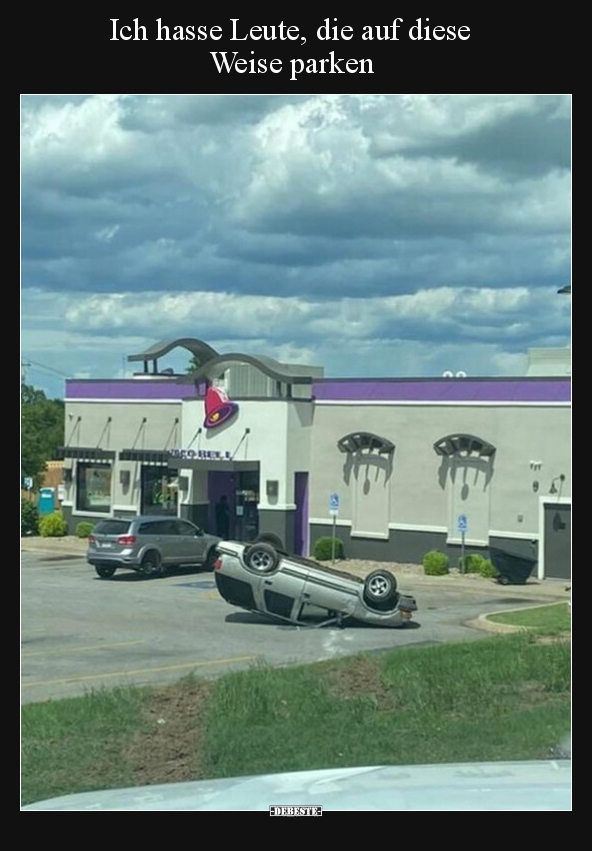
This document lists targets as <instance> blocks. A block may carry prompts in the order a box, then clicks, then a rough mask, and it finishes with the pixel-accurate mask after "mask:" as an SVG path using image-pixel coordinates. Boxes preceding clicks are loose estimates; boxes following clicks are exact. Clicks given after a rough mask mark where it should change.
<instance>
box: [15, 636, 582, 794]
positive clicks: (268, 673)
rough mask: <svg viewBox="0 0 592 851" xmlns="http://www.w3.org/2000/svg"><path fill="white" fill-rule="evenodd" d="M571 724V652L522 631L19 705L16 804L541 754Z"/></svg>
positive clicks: (547, 753) (550, 752) (551, 750)
mask: <svg viewBox="0 0 592 851" xmlns="http://www.w3.org/2000/svg"><path fill="white" fill-rule="evenodd" d="M569 729H570V648H569V644H568V643H567V642H563V641H558V640H551V641H547V642H544V643H543V642H541V641H540V640H539V638H538V636H536V635H531V634H527V633H519V634H515V635H509V636H507V635H504V636H494V637H492V638H486V639H481V640H478V641H471V642H462V643H458V644H447V645H442V646H438V647H428V648H400V649H398V650H395V651H391V652H387V653H382V654H373V655H361V656H355V657H351V658H348V659H340V660H334V661H331V662H322V663H317V664H314V665H306V666H294V667H289V668H280V669H275V668H267V667H262V666H258V667H254V668H253V669H251V670H249V671H244V672H238V673H233V674H229V675H227V676H224V677H221V678H220V679H218V680H216V681H214V682H200V681H199V680H197V679H195V678H192V677H190V678H186V679H184V680H182V681H181V682H179V683H177V684H176V685H172V686H168V687H162V688H158V689H148V688H145V689H134V688H132V689H117V690H115V691H100V692H96V693H94V692H93V693H91V694H89V695H87V696H86V697H83V698H74V699H69V700H61V701H50V702H48V703H41V704H29V705H25V706H24V707H23V709H22V797H23V804H25V803H29V802H31V801H35V800H41V799H43V798H48V797H52V796H57V795H63V794H67V793H69V792H76V791H84V790H90V789H102V788H110V787H111V788H113V787H118V786H126V785H143V784H149V783H164V782H173V781H182V780H192V779H194V780H195V779H202V778H206V777H230V776H235V775H244V774H260V773H264V772H278V771H296V770H304V769H316V768H331V767H342V766H352V765H384V764H402V765H404V764H412V763H413V764H425V763H434V762H465V761H476V760H521V759H542V758H548V757H551V756H554V755H557V753H558V747H559V743H560V742H561V740H562V739H563V738H564V737H565V735H566V734H567V733H568V732H569Z"/></svg>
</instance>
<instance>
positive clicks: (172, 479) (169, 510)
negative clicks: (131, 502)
mask: <svg viewBox="0 0 592 851" xmlns="http://www.w3.org/2000/svg"><path fill="white" fill-rule="evenodd" d="M178 482H179V477H178V475H177V473H176V472H173V471H171V470H169V468H168V467H157V466H144V467H142V514H173V515H176V514H177V497H178V493H179V488H178Z"/></svg>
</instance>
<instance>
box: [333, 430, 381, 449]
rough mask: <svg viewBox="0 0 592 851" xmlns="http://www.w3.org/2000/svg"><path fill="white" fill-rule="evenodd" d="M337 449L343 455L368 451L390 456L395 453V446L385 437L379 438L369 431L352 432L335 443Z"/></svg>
mask: <svg viewBox="0 0 592 851" xmlns="http://www.w3.org/2000/svg"><path fill="white" fill-rule="evenodd" d="M337 448H338V449H339V451H340V452H345V453H347V452H350V453H352V452H361V451H363V450H368V451H369V452H377V453H378V454H379V455H392V453H393V452H394V451H395V444H394V443H391V441H390V440H387V439H386V438H385V437H379V436H378V435H377V434H372V432H369V431H352V432H351V433H350V434H346V435H345V436H344V437H342V438H340V439H339V440H338V441H337Z"/></svg>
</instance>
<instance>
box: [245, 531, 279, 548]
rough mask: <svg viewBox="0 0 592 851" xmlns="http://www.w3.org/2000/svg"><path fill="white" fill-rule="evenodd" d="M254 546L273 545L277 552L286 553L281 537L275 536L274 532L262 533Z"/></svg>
mask: <svg viewBox="0 0 592 851" xmlns="http://www.w3.org/2000/svg"><path fill="white" fill-rule="evenodd" d="M253 543H254V544H271V546H272V547H275V549H276V550H282V551H285V549H286V548H285V547H284V542H283V541H282V539H281V538H280V536H279V535H275V534H274V533H273V532H262V533H261V534H260V535H257V537H256V538H255V540H254V541H253Z"/></svg>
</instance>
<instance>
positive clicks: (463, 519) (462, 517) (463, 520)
mask: <svg viewBox="0 0 592 851" xmlns="http://www.w3.org/2000/svg"><path fill="white" fill-rule="evenodd" d="M468 528H469V524H468V521H467V515H466V514H459V515H458V531H459V532H466V531H467V529H468Z"/></svg>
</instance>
